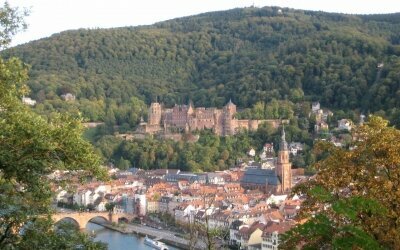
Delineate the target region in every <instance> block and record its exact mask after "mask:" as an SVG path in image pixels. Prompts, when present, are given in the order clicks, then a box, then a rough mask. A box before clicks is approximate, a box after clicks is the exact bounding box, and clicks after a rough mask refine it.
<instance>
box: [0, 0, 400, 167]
mask: <svg viewBox="0 0 400 250" xmlns="http://www.w3.org/2000/svg"><path fill="white" fill-rule="evenodd" d="M399 34H400V14H385V15H344V14H333V13H324V12H315V11H302V10H293V9H287V8H283V9H280V8H275V7H264V8H254V7H250V8H242V9H233V10H228V11H220V12H211V13H205V14H200V15H196V16H190V17H184V18H178V19H173V20H169V21H164V22H160V23H156V24H154V25H150V26H139V27H122V28H112V29H89V30H88V29H80V30H73V31H65V32H62V33H59V34H55V35H53V36H51V37H49V38H44V39H41V40H37V41H33V42H30V43H27V44H23V45H19V46H16V47H13V48H9V49H7V50H3V51H2V52H1V55H2V56H3V57H5V58H10V57H14V56H15V57H19V58H21V59H22V61H23V62H25V63H27V64H28V65H30V67H31V68H30V71H29V72H30V73H29V74H30V78H29V81H28V85H29V87H30V90H31V93H30V94H29V96H30V97H31V98H33V99H35V100H36V101H37V104H36V105H35V107H34V109H35V111H36V112H38V113H40V114H45V115H49V114H51V113H52V112H53V111H61V112H68V113H81V114H82V115H83V116H84V117H85V118H86V119H87V120H89V121H104V122H105V125H104V126H100V127H99V128H97V129H94V130H91V131H89V132H88V133H87V135H88V138H90V140H91V141H92V142H93V144H94V145H96V146H97V148H98V150H99V151H100V152H101V153H102V155H103V156H104V158H105V159H106V160H110V159H111V160H112V162H114V163H115V164H117V165H119V166H120V167H121V168H126V167H129V166H138V167H142V168H146V169H147V168H158V167H162V168H165V167H169V168H175V167H179V168H181V169H184V170H191V171H202V170H210V171H211V170H217V169H220V170H221V169H226V168H227V167H229V166H231V165H232V164H234V163H237V162H238V161H239V160H240V159H242V158H243V157H246V150H248V149H249V147H255V148H257V149H260V148H261V145H262V144H263V143H265V142H266V141H269V142H276V144H275V145H278V144H277V139H278V138H279V131H276V130H271V129H269V128H260V129H259V131H256V132H248V133H245V134H242V135H240V136H242V137H243V138H241V139H240V140H242V141H243V143H242V144H240V146H239V147H238V146H235V145H239V144H238V143H237V140H238V139H237V138H217V137H216V136H214V135H212V134H210V133H208V132H204V133H202V134H201V139H200V140H199V142H197V143H196V144H192V143H189V142H186V141H183V142H173V141H159V140H155V139H153V138H150V137H149V138H146V139H145V140H143V141H134V142H124V141H122V140H120V139H117V138H114V137H113V136H107V135H112V134H113V133H114V132H116V131H119V132H122V133H123V132H126V131H130V130H133V129H134V128H135V127H136V125H137V124H138V123H139V121H140V119H141V118H142V117H143V118H145V119H146V114H147V105H148V104H150V102H152V101H155V100H158V101H160V102H162V103H164V104H165V105H166V106H167V107H168V106H172V105H174V104H175V103H177V104H181V103H188V102H189V101H191V102H193V104H194V105H195V106H205V107H210V106H216V107H221V106H223V105H224V104H225V103H227V102H228V101H229V99H231V100H232V101H233V102H234V103H235V104H237V106H238V108H239V109H240V111H241V112H240V113H238V114H237V117H238V118H252V119H266V118H268V119H270V118H271V119H279V118H284V119H289V120H290V124H289V127H288V132H289V133H288V135H289V136H290V137H291V138H289V140H290V141H300V142H303V143H305V144H306V145H307V146H308V147H309V148H311V147H312V146H313V139H315V138H313V137H312V135H311V132H312V131H313V125H314V124H313V122H315V119H314V118H313V117H309V112H310V106H311V102H313V101H319V102H320V103H321V105H322V106H323V107H326V108H329V109H331V110H333V111H334V116H333V117H331V118H330V119H331V121H330V123H331V124H330V125H334V126H336V121H337V119H341V118H350V119H352V120H353V121H355V122H357V121H358V117H359V115H360V114H361V113H363V114H366V115H367V114H371V113H374V114H378V115H380V116H383V117H386V118H387V119H389V120H390V121H391V122H392V124H393V125H396V126H398V127H399V126H400V108H399V107H400V35H399ZM67 93H71V94H73V95H75V96H76V100H74V101H65V100H63V99H62V95H64V94H67ZM267 130H268V131H267ZM161 149H163V150H161ZM293 161H294V163H295V165H296V166H300V167H304V166H308V165H309V164H310V163H312V162H313V161H314V159H313V156H312V155H310V154H309V152H308V151H307V152H306V153H305V154H304V155H302V156H301V157H299V158H298V159H293Z"/></svg>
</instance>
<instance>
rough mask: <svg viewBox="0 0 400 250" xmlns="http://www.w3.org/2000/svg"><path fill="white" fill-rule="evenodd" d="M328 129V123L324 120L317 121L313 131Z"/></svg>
mask: <svg viewBox="0 0 400 250" xmlns="http://www.w3.org/2000/svg"><path fill="white" fill-rule="evenodd" d="M328 130H329V125H328V123H326V122H324V121H320V122H317V123H316V124H315V125H314V131H315V132H316V133H319V132H320V131H328Z"/></svg>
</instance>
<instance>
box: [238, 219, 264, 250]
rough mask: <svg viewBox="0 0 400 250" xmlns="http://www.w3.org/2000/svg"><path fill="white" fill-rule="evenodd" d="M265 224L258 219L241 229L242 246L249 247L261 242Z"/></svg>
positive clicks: (239, 236) (239, 234) (239, 237)
mask: <svg viewBox="0 0 400 250" xmlns="http://www.w3.org/2000/svg"><path fill="white" fill-rule="evenodd" d="M264 227H265V225H264V224H263V223H260V222H258V221H256V222H254V223H252V224H251V225H250V226H248V225H247V226H244V227H242V228H240V229H239V232H238V239H240V241H239V243H240V248H241V249H247V248H248V246H254V245H257V244H261V242H262V237H261V236H262V234H263V230H264Z"/></svg>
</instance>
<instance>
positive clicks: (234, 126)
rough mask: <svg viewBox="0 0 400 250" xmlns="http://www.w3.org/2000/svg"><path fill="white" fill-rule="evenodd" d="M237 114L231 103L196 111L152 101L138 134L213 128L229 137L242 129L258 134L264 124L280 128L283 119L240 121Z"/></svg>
mask: <svg viewBox="0 0 400 250" xmlns="http://www.w3.org/2000/svg"><path fill="white" fill-rule="evenodd" d="M235 114H236V105H235V104H233V103H232V101H229V102H228V104H226V105H225V106H224V107H223V108H222V109H217V108H204V107H198V108H195V107H193V105H192V104H189V105H175V106H174V107H173V108H164V107H163V106H162V105H161V104H160V103H158V102H153V103H152V104H151V105H150V108H149V111H148V122H144V121H142V122H141V123H140V125H139V128H138V132H140V133H145V134H156V133H170V132H183V131H185V132H191V131H196V130H204V129H211V130H212V131H213V132H214V133H215V134H217V135H220V136H228V135H234V134H236V133H238V132H239V131H240V130H250V131H255V130H257V129H258V126H259V125H260V124H262V123H265V122H269V123H270V124H271V125H272V126H273V127H275V128H277V127H278V126H279V125H280V120H238V119H236V118H235Z"/></svg>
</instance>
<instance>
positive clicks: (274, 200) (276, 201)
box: [267, 194, 287, 206]
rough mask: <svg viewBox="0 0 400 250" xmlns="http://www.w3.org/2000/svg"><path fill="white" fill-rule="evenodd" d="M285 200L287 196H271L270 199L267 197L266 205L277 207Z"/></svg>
mask: <svg viewBox="0 0 400 250" xmlns="http://www.w3.org/2000/svg"><path fill="white" fill-rule="evenodd" d="M286 198H287V194H283V195H273V194H272V195H271V196H270V197H268V199H267V204H268V205H275V206H279V205H280V204H281V203H282V202H284V201H285V200H286Z"/></svg>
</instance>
